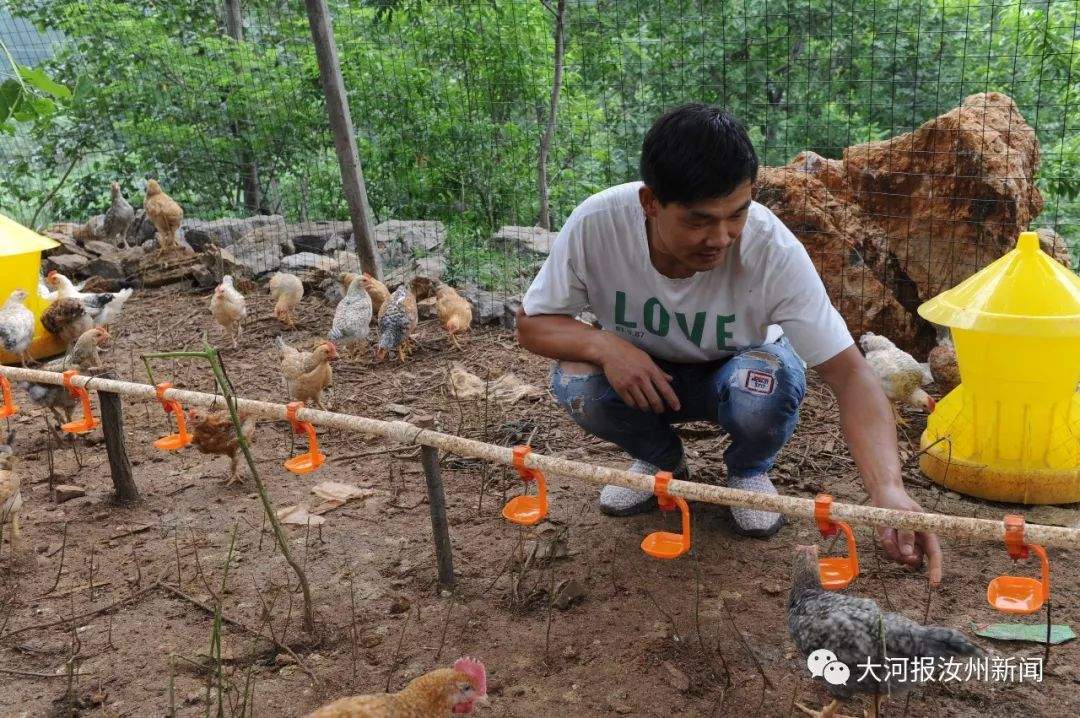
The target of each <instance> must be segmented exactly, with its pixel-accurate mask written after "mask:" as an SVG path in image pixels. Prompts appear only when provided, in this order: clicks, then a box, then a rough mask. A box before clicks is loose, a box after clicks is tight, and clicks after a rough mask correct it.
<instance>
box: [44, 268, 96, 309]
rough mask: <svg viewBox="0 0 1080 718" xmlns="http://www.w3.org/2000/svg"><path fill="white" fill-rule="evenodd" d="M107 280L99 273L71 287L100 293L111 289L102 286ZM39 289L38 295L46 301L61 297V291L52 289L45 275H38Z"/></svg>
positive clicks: (79, 290) (77, 290) (74, 289)
mask: <svg viewBox="0 0 1080 718" xmlns="http://www.w3.org/2000/svg"><path fill="white" fill-rule="evenodd" d="M54 271H55V270H54ZM51 273H52V272H50V274H51ZM96 280H100V281H96ZM106 281H108V280H105V279H101V277H98V276H97V275H95V276H93V277H90V279H84V280H83V281H81V282H79V283H78V284H73V285H72V287H71V288H72V290H73V291H76V292H81V291H82V290H83V289H85V290H86V291H88V292H95V293H97V294H100V293H101V292H108V291H111V290H110V289H107V288H103V287H102V286H101V282H106ZM68 283H69V284H70V282H68ZM37 289H38V296H39V297H41V298H42V299H44V300H45V301H48V302H53V301H56V300H57V299H59V298H60V292H59V291H58V290H53V289H50V288H49V284H48V283H47V282H46V278H45V277H42V276H39V277H38V286H37Z"/></svg>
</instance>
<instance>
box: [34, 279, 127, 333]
mask: <svg viewBox="0 0 1080 718" xmlns="http://www.w3.org/2000/svg"><path fill="white" fill-rule="evenodd" d="M87 281H89V280H87ZM86 284H87V282H86V281H84V282H81V283H80V284H78V285H75V284H73V283H72V281H71V280H70V279H68V278H67V277H65V276H64V275H63V274H60V272H57V271H56V270H53V271H51V272H49V273H48V274H47V275H45V288H46V289H47V290H55V291H53V292H51V296H49V297H46V298H48V299H53V300H56V299H78V300H80V301H81V302H83V303H84V304H86V303H87V301H88V300H89V304H90V305H94V304H102V308H103V309H104V307H105V306H108V307H109V311H107V312H106V311H102V312H101V313H95V315H94V325H95V326H99V327H101V326H108V325H109V323H111V322H114V321H116V320H117V319H118V318H119V317H120V312H121V311H122V310H123V308H124V302H126V301H127V300H128V298H129V297H131V295H132V293H133V291H134V290H132V289H121V290H120V291H119V292H84V291H82V288H83V286H84V285H86ZM38 293H39V294H40V293H41V292H40V288H39V292H38ZM106 294H107V295H109V296H110V297H111V299H110V300H109V301H107V302H104V301H103V297H102V295H106ZM42 296H44V295H42Z"/></svg>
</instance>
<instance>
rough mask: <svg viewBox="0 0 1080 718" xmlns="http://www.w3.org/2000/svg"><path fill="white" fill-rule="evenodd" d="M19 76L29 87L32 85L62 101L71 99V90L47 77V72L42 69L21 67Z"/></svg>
mask: <svg viewBox="0 0 1080 718" xmlns="http://www.w3.org/2000/svg"><path fill="white" fill-rule="evenodd" d="M19 76H20V77H22V79H23V81H24V82H26V83H27V84H28V85H32V86H34V87H36V88H37V89H39V90H41V91H42V92H46V93H48V94H50V95H52V96H53V97H56V98H58V99H61V100H66V99H68V98H70V97H71V90H69V89H68V88H67V87H65V86H64V85H61V84H60V83H59V82H56V81H55V80H53V79H52V78H51V77H49V76H48V75H46V74H45V71H44V70H42V69H41V68H40V67H20V68H19Z"/></svg>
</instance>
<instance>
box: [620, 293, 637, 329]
mask: <svg viewBox="0 0 1080 718" xmlns="http://www.w3.org/2000/svg"><path fill="white" fill-rule="evenodd" d="M615 323H616V324H618V325H619V326H620V327H629V328H631V329H633V328H634V327H636V326H637V322H632V321H630V320H628V319H627V318H626V292H615Z"/></svg>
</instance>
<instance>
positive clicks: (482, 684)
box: [452, 657, 487, 696]
mask: <svg viewBox="0 0 1080 718" xmlns="http://www.w3.org/2000/svg"><path fill="white" fill-rule="evenodd" d="M452 668H453V669H454V670H455V671H460V672H461V673H464V674H465V675H467V676H468V677H469V680H470V681H472V684H473V688H474V689H476V692H477V693H479V694H480V695H482V696H486V695H487V669H485V668H484V664H483V663H481V662H480V661H478V660H476V659H474V658H468V657H462V658H459V659H457V660H456V661H454V665H453V666H452Z"/></svg>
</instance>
